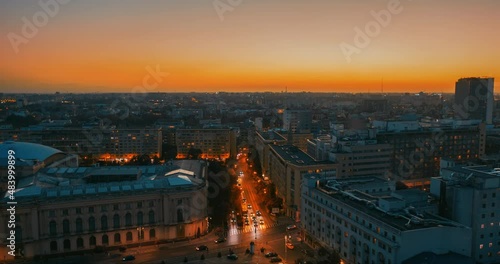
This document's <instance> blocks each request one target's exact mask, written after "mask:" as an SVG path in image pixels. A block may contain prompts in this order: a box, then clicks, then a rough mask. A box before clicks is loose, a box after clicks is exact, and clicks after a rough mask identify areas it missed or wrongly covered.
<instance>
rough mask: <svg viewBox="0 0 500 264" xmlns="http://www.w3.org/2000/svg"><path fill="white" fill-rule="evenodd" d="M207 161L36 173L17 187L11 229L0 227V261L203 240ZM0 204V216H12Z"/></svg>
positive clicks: (50, 170) (5, 220)
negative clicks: (12, 252) (12, 253)
mask: <svg viewBox="0 0 500 264" xmlns="http://www.w3.org/2000/svg"><path fill="white" fill-rule="evenodd" d="M206 177H207V163H206V162H204V161H199V160H177V161H173V162H170V163H169V164H166V165H158V166H129V167H125V166H122V167H59V168H41V169H39V170H38V171H37V172H36V173H35V174H33V175H31V176H27V177H24V178H22V179H21V180H19V181H18V182H17V183H16V192H15V201H16V202H17V207H16V211H15V224H16V226H15V228H9V227H8V226H7V225H4V224H2V225H1V226H0V248H1V249H0V257H2V256H6V258H7V259H9V255H8V253H7V251H8V248H7V247H6V246H7V244H8V243H9V240H7V237H8V236H7V234H9V233H10V232H11V230H14V231H15V240H16V255H23V256H24V257H34V256H37V255H38V256H40V255H58V254H62V253H68V252H73V251H86V250H93V249H94V248H96V247H99V246H102V247H106V248H116V247H121V246H127V245H134V244H139V243H142V244H154V243H158V242H162V241H170V240H177V239H182V238H186V237H195V236H200V235H203V234H205V233H206V232H207V230H208V222H207V219H208V218H207V180H206ZM2 200H3V201H2V203H1V207H2V208H1V211H0V219H1V221H0V222H2V223H7V222H8V220H9V217H10V215H8V211H7V210H6V209H7V208H5V207H6V206H7V196H5V197H3V199H2Z"/></svg>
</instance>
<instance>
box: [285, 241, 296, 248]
mask: <svg viewBox="0 0 500 264" xmlns="http://www.w3.org/2000/svg"><path fill="white" fill-rule="evenodd" d="M286 247H287V248H288V249H294V248H295V246H294V245H293V244H292V243H290V242H288V243H286Z"/></svg>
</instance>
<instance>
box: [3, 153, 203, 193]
mask: <svg viewBox="0 0 500 264" xmlns="http://www.w3.org/2000/svg"><path fill="white" fill-rule="evenodd" d="M194 163H195V164H194ZM203 164H205V163H203ZM183 166H185V167H183ZM186 167H187V168H186ZM190 168H191V169H193V168H194V169H196V168H198V169H199V170H195V171H191V170H189V169H190ZM200 170H203V167H202V164H201V163H200V161H198V160H190V161H184V160H181V161H178V162H177V161H174V162H172V163H170V164H168V165H155V166H134V167H125V166H121V167H120V166H109V167H79V168H44V169H41V170H40V171H38V172H37V173H36V174H34V175H32V176H30V177H26V178H24V179H22V180H20V181H19V183H18V184H17V189H16V192H15V197H16V199H27V200H33V199H34V198H37V199H55V198H61V197H71V199H73V198H75V199H76V198H78V196H80V195H81V196H83V195H87V196H88V195H96V196H98V195H102V194H111V195H113V194H117V195H129V194H130V192H146V191H147V192H151V191H162V190H168V189H176V190H178V189H179V188H181V189H182V188H192V187H197V186H202V185H204V184H205V179H204V176H205V175H204V173H201V172H200ZM110 176H111V177H115V176H116V177H118V176H121V177H123V176H125V178H122V179H118V180H116V179H114V180H113V179H111V180H109V177H110ZM89 177H93V179H94V180H91V181H89V180H88V179H89ZM100 177H103V178H105V179H106V180H99V178H100ZM6 195H7V194H6ZM4 199H6V198H5V197H4ZM68 199H69V198H68Z"/></svg>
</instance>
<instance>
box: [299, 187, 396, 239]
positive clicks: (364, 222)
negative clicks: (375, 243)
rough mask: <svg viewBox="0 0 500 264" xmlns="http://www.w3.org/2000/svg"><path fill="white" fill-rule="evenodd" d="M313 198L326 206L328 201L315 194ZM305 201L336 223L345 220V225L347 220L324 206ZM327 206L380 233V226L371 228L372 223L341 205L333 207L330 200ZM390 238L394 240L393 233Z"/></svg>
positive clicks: (385, 235) (385, 234)
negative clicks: (345, 210) (345, 209)
mask: <svg viewBox="0 0 500 264" xmlns="http://www.w3.org/2000/svg"><path fill="white" fill-rule="evenodd" d="M388 190H390V188H388ZM373 191H374V192H375V189H374V190H373ZM380 191H382V189H380ZM315 198H316V200H317V201H320V202H321V203H322V204H325V205H326V206H328V202H327V200H326V199H325V200H323V198H319V197H318V196H317V195H316V196H315ZM306 203H307V204H308V205H309V206H310V207H312V208H313V209H316V211H318V212H320V213H321V214H323V215H325V214H326V216H327V217H329V218H331V219H332V220H336V221H337V223H339V224H342V222H345V223H344V224H345V225H346V226H347V222H346V221H343V220H342V219H341V218H340V217H338V216H337V217H335V215H334V214H333V213H330V212H328V210H325V208H322V207H321V206H317V205H316V204H314V203H313V202H311V201H309V200H308V201H306ZM329 208H330V209H335V210H336V211H338V212H340V214H342V215H345V216H347V217H348V218H349V219H353V220H355V221H356V222H357V223H361V224H362V225H363V226H365V227H368V228H369V229H371V230H373V231H375V232H377V233H378V234H380V233H381V229H380V227H376V228H375V229H374V228H373V225H372V223H369V222H368V223H367V222H366V221H365V219H362V220H361V221H360V217H359V216H357V215H353V214H352V213H351V212H349V211H347V212H346V213H344V208H342V207H341V208H340V210H339V208H338V205H335V208H334V207H333V204H332V203H331V202H330V203H329ZM306 212H307V208H306ZM383 234H384V237H387V236H388V234H387V231H384V233H383ZM392 240H393V241H395V236H394V235H393V236H392Z"/></svg>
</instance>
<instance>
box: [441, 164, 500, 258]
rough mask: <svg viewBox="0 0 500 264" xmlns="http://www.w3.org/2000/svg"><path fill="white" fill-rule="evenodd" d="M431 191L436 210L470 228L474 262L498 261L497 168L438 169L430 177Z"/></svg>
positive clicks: (499, 211)
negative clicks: (435, 199) (434, 174)
mask: <svg viewBox="0 0 500 264" xmlns="http://www.w3.org/2000/svg"><path fill="white" fill-rule="evenodd" d="M431 193H432V194H433V195H435V196H436V197H437V198H438V199H439V201H440V213H441V215H442V216H444V217H447V218H450V219H452V220H454V221H457V222H459V223H461V224H464V225H466V226H469V227H470V228H471V230H472V242H471V251H472V256H473V257H474V259H475V260H476V263H499V262H500V217H499V216H500V170H499V169H492V168H489V167H486V166H464V167H462V166H457V167H449V168H443V169H442V176H441V177H436V178H432V179H431Z"/></svg>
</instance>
